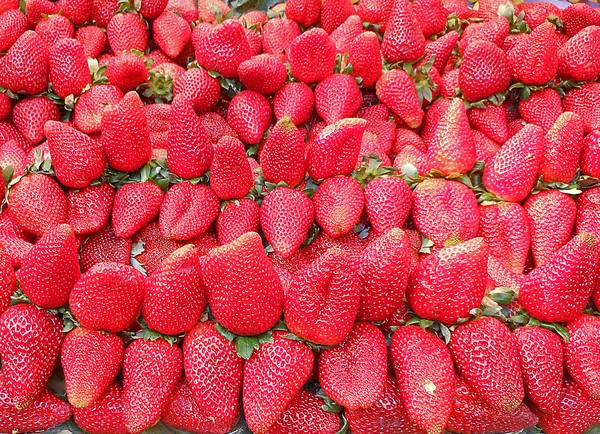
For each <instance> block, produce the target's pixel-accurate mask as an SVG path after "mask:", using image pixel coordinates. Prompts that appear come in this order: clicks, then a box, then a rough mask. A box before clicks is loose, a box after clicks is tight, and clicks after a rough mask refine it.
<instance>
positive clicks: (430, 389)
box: [390, 326, 456, 434]
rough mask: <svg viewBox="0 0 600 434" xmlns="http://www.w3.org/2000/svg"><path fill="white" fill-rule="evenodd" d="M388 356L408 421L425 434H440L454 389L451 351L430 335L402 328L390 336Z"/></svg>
mask: <svg viewBox="0 0 600 434" xmlns="http://www.w3.org/2000/svg"><path fill="white" fill-rule="evenodd" d="M390 353H391V356H392V361H393V366H394V372H395V374H396V383H397V384H398V388H399V389H400V393H401V394H402V400H403V402H404V405H405V407H406V412H407V414H408V416H409V418H410V419H411V420H412V421H414V422H415V423H416V424H417V425H418V426H419V428H421V429H423V430H426V431H427V432H428V433H431V434H434V433H443V432H444V427H445V426H446V422H447V421H448V418H449V417H450V413H451V412H452V404H453V398H454V391H455V388H456V384H455V383H456V380H455V374H454V365H453V364H452V356H451V355H450V351H448V348H447V347H446V345H445V344H444V342H443V341H442V340H441V339H440V338H438V337H437V336H435V335H434V334H433V333H430V332H428V331H425V330H423V329H422V328H420V327H417V326H405V327H400V328H399V329H398V330H396V332H395V333H394V335H393V336H392V343H391V346H390Z"/></svg>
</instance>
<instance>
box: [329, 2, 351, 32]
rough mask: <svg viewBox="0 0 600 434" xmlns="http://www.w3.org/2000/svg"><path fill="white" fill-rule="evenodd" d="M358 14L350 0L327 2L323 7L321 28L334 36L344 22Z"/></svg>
mask: <svg viewBox="0 0 600 434" xmlns="http://www.w3.org/2000/svg"><path fill="white" fill-rule="evenodd" d="M355 13H356V11H355V7H354V5H353V3H352V2H351V1H349V0H326V1H323V4H322V6H321V27H323V30H325V31H326V32H327V33H329V34H332V33H333V32H334V31H335V30H336V29H337V28H339V27H340V26H341V25H342V24H343V23H344V21H346V19H347V18H348V17H350V16H351V15H354V14H355Z"/></svg>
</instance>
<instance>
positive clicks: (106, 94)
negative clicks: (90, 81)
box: [73, 84, 123, 134]
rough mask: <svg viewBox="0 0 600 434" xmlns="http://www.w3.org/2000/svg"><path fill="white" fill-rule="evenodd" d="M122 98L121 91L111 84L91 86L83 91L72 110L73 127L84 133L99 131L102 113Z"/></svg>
mask: <svg viewBox="0 0 600 434" xmlns="http://www.w3.org/2000/svg"><path fill="white" fill-rule="evenodd" d="M122 99H123V92H121V90H120V89H119V88H118V87H116V86H112V85H104V84H101V85H97V86H92V87H90V88H89V90H87V91H86V92H84V93H83V94H82V95H81V96H80V97H79V99H78V100H77V102H76V103H75V109H74V110H73V123H74V124H75V127H77V129H78V130H80V131H81V132H84V133H86V134H92V133H99V132H100V131H101V130H102V129H101V121H102V117H103V116H104V113H106V112H107V111H109V110H111V109H112V107H113V106H115V105H117V104H118V103H119V101H121V100H122Z"/></svg>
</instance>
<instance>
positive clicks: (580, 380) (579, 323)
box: [564, 315, 600, 401]
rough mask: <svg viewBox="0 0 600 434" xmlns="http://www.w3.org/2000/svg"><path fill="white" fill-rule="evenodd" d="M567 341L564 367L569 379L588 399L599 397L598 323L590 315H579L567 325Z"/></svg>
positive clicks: (599, 329) (599, 334)
mask: <svg viewBox="0 0 600 434" xmlns="http://www.w3.org/2000/svg"><path fill="white" fill-rule="evenodd" d="M567 331H568V332H569V341H568V342H565V344H564V354H565V365H566V367H567V371H568V372H569V375H570V376H571V378H572V379H573V380H574V381H575V383H577V385H578V386H579V388H580V389H581V390H582V391H583V392H584V393H585V394H586V395H587V396H589V397H590V398H592V399H594V400H596V401H598V400H599V397H600V381H598V378H599V377H598V373H599V372H600V363H599V360H598V354H599V353H600V346H599V345H598V343H599V342H600V340H599V339H598V337H599V336H600V321H599V320H598V318H596V317H594V316H591V315H581V316H579V317H577V318H576V319H574V320H573V321H571V322H570V323H568V324H567Z"/></svg>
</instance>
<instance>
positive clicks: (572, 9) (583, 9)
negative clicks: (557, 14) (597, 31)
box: [561, 3, 600, 37]
mask: <svg viewBox="0 0 600 434" xmlns="http://www.w3.org/2000/svg"><path fill="white" fill-rule="evenodd" d="M561 18H562V21H563V26H564V32H565V33H566V34H567V36H569V37H572V36H574V35H575V34H576V33H578V32H579V31H580V30H582V29H584V28H585V27H588V26H592V25H594V26H598V25H600V14H598V12H597V11H596V10H595V9H594V8H592V7H591V6H590V5H588V4H585V3H581V4H571V5H569V6H568V7H566V8H565V9H564V10H563V11H562V16H561Z"/></svg>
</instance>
